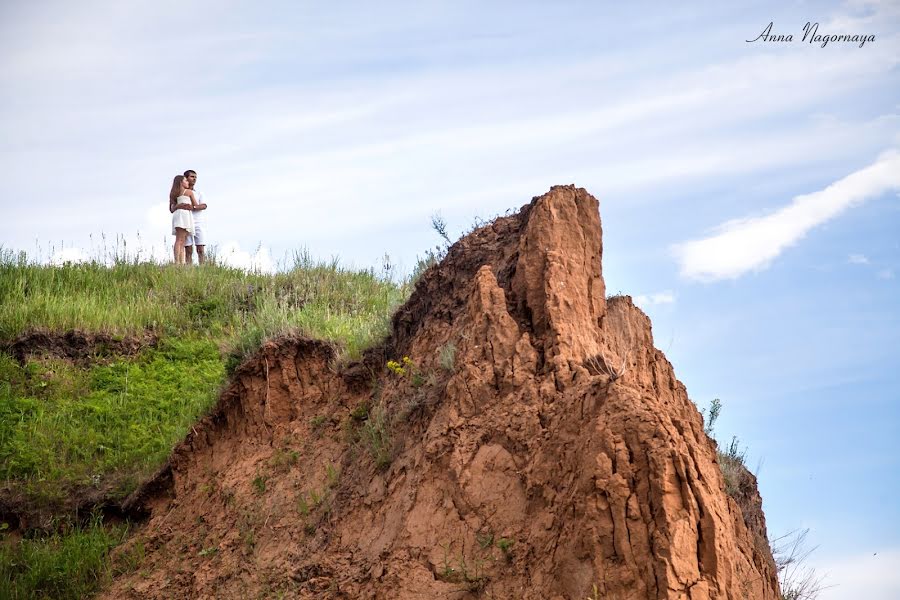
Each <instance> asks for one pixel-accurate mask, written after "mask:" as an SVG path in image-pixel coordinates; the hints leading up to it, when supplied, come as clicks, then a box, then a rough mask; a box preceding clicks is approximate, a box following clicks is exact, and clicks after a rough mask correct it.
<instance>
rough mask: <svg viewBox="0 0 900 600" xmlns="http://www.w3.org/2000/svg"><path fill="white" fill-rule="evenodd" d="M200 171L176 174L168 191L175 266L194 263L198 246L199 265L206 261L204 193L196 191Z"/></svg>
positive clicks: (189, 170)
mask: <svg viewBox="0 0 900 600" xmlns="http://www.w3.org/2000/svg"><path fill="white" fill-rule="evenodd" d="M196 183H197V172H196V171H193V170H191V169H188V170H187V171H185V172H184V175H176V176H175V180H174V181H173V182H172V190H171V191H170V192H169V212H170V213H172V235H174V236H175V264H177V265H183V264H185V263H187V264H191V263H192V262H193V256H192V255H193V249H194V246H196V247H197V262H198V263H199V264H201V265H202V264H203V263H204V262H205V261H206V240H205V239H204V235H203V221H204V219H203V211H205V210H206V204H205V203H204V202H202V197H203V194H201V193H200V192H199V191H197V190H195V189H194V185H195V184H196Z"/></svg>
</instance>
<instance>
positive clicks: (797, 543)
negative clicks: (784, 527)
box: [770, 529, 828, 600]
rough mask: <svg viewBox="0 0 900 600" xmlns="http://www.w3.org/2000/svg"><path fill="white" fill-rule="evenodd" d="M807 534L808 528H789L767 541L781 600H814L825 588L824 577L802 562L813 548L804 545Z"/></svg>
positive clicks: (804, 561)
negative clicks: (775, 571) (779, 587)
mask: <svg viewBox="0 0 900 600" xmlns="http://www.w3.org/2000/svg"><path fill="white" fill-rule="evenodd" d="M808 533H809V529H803V530H799V531H792V532H790V533H788V534H786V535H783V536H781V537H778V538H775V539H773V540H772V541H771V542H770V545H771V546H772V556H773V557H774V558H775V567H776V568H777V569H778V583H779V585H780V586H781V599H782V600H815V599H816V598H818V597H819V594H820V593H821V592H822V591H824V590H825V589H827V587H828V586H826V585H825V584H824V577H823V576H820V575H818V574H817V573H816V571H815V569H813V568H812V567H810V566H809V565H808V564H807V562H806V559H807V558H809V555H810V554H812V553H813V552H814V551H815V548H807V546H806V535H807V534H808Z"/></svg>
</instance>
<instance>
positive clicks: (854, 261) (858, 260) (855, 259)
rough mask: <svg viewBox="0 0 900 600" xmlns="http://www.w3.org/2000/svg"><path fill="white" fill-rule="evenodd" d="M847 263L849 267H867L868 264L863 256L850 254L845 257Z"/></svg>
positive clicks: (867, 260)
mask: <svg viewBox="0 0 900 600" xmlns="http://www.w3.org/2000/svg"><path fill="white" fill-rule="evenodd" d="M847 262H848V263H850V264H851V265H867V264H869V259H868V258H867V257H866V255H865V254H851V255H850V256H848V257H847Z"/></svg>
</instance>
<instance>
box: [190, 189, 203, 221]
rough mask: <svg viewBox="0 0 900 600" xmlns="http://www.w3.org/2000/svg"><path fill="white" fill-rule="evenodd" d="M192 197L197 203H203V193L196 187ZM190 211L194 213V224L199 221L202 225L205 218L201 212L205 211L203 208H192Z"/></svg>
mask: <svg viewBox="0 0 900 600" xmlns="http://www.w3.org/2000/svg"><path fill="white" fill-rule="evenodd" d="M194 197H195V198H196V199H197V204H203V194H202V193H200V192H199V191H198V190H196V189H195V190H194ZM191 212H192V213H193V214H194V224H197V223H199V224H201V225H202V224H203V222H204V220H205V219H204V218H203V213H205V212H206V211H205V210H194V211H191Z"/></svg>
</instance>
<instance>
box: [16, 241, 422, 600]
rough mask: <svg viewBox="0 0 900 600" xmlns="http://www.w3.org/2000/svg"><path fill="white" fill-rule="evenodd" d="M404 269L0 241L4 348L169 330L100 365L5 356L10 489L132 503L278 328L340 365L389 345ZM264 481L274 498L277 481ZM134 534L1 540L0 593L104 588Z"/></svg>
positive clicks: (34, 502)
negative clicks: (192, 264) (322, 344)
mask: <svg viewBox="0 0 900 600" xmlns="http://www.w3.org/2000/svg"><path fill="white" fill-rule="evenodd" d="M389 275H390V274H389V273H386V274H378V273H376V272H375V271H374V270H352V269H346V268H343V267H341V266H340V265H339V264H338V263H337V261H331V262H326V263H323V262H316V261H313V260H312V259H311V258H310V257H309V255H308V254H305V253H300V254H297V255H295V257H294V264H293V265H291V266H290V267H289V268H286V269H284V270H283V271H281V272H279V273H277V274H274V275H266V274H261V273H252V272H251V273H247V272H244V271H240V270H237V269H231V268H228V267H224V266H220V265H216V264H207V265H205V266H204V267H202V268H180V267H176V266H173V265H159V264H154V263H147V262H140V261H138V260H128V259H125V258H124V257H121V256H116V257H114V260H113V261H112V264H111V265H109V266H106V265H104V264H101V262H100V261H95V262H91V263H81V264H67V265H63V266H47V265H41V264H36V263H35V262H34V261H30V260H29V259H28V257H27V256H26V255H24V254H14V253H12V252H10V251H9V250H4V249H3V248H2V247H0V344H2V343H5V342H10V341H12V340H13V339H15V338H16V337H17V336H19V335H20V334H22V333H24V332H26V331H29V330H32V329H42V330H48V331H51V332H60V333H62V332H66V331H69V330H73V329H79V330H83V331H86V332H98V333H99V332H103V333H108V334H111V335H113V336H126V335H135V336H139V337H145V336H146V334H147V333H148V332H149V333H152V334H153V335H154V336H156V337H157V338H158V343H157V345H156V346H155V347H146V348H144V349H143V350H142V351H141V352H139V353H138V354H137V355H134V356H128V357H124V356H120V357H111V358H106V359H103V360H97V361H95V362H93V363H92V364H88V365H83V364H73V363H72V362H70V361H68V360H64V359H61V358H53V357H34V358H30V359H28V360H27V361H26V363H25V364H24V365H22V364H19V363H18V362H17V361H16V360H14V359H13V357H12V356H10V355H8V354H6V353H3V352H0V485H2V486H3V487H5V488H7V489H9V490H12V491H13V492H14V493H17V495H18V496H19V497H23V498H26V499H27V501H28V502H29V508H32V509H33V508H35V507H41V506H44V507H53V506H59V505H61V502H62V501H63V500H65V499H66V498H67V497H69V496H70V494H71V493H72V491H73V490H78V489H92V488H94V487H97V488H100V489H102V490H106V492H107V493H108V496H109V497H110V498H112V499H114V500H115V499H122V498H124V497H125V496H126V495H127V494H128V493H130V492H131V491H132V490H133V489H134V488H135V487H136V486H137V485H138V484H139V483H140V481H141V480H142V479H144V478H145V477H146V476H147V475H149V474H150V473H152V472H153V471H154V470H155V469H157V468H158V467H159V466H160V465H161V464H162V463H163V462H164V461H165V460H166V458H167V456H168V454H169V453H170V452H171V450H172V448H173V446H174V445H175V444H177V443H178V441H179V440H181V439H182V438H183V437H184V435H185V434H186V433H187V431H188V430H189V429H190V427H191V425H192V423H194V422H195V421H196V420H197V419H198V418H199V417H200V416H202V415H203V414H204V413H205V412H207V411H208V410H209V409H210V407H211V406H212V405H213V403H214V402H215V399H216V397H217V394H218V392H219V390H220V389H221V386H222V385H223V383H224V382H225V381H226V379H227V376H228V373H230V372H231V371H232V370H233V369H234V368H235V367H236V366H237V365H238V364H239V363H240V362H241V361H242V360H244V359H245V358H246V357H247V356H249V355H250V354H251V353H253V352H254V351H255V350H256V349H257V348H259V346H260V344H261V343H263V342H264V341H265V340H266V339H268V338H271V337H274V336H277V335H281V334H288V333H299V334H303V335H307V336H310V337H315V338H320V339H326V340H329V341H332V342H334V343H335V345H336V347H337V348H338V356H339V359H341V360H344V359H352V358H356V357H359V356H360V355H361V353H362V351H363V350H364V349H365V348H367V347H369V346H371V345H373V344H375V343H377V342H379V341H380V340H381V339H382V338H383V337H384V336H386V335H387V333H388V331H389V327H390V318H391V316H392V314H393V312H394V311H395V310H396V308H397V306H399V305H400V304H401V303H402V302H403V301H404V300H405V299H406V297H407V296H408V293H409V289H410V286H409V284H408V282H407V283H402V284H398V283H395V282H393V281H392V280H391V278H390V276H389ZM373 433H378V432H373ZM373 441H381V440H379V438H378V436H377V435H376V437H375V439H374V440H373ZM256 489H257V491H258V492H259V493H263V492H264V491H265V481H264V480H261V482H260V483H259V484H256ZM60 522H67V521H66V520H65V519H64V518H63V519H61V520H60ZM3 527H4V524H2V523H0V535H2V530H3ZM124 535H125V531H124V529H123V528H122V527H118V526H111V527H109V526H104V525H103V524H102V523H101V522H100V521H99V520H96V519H95V520H94V521H93V522H92V523H90V524H89V525H85V526H84V527H81V528H69V529H68V530H66V529H65V528H60V530H59V531H57V532H56V533H53V534H52V535H49V534H48V535H45V536H44V537H35V538H28V537H26V538H25V539H22V540H14V539H12V538H11V536H7V537H9V538H10V539H0V600H4V599H5V598H45V597H46V598H81V597H85V596H88V595H90V594H91V593H92V592H93V590H95V589H96V588H97V586H99V585H101V584H102V583H103V581H104V580H105V579H106V578H108V576H109V573H110V568H111V567H109V565H108V558H107V555H108V552H109V549H110V548H112V547H113V546H115V545H116V544H118V543H120V542H121V540H122V539H123V538H124ZM136 560H137V559H136Z"/></svg>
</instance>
